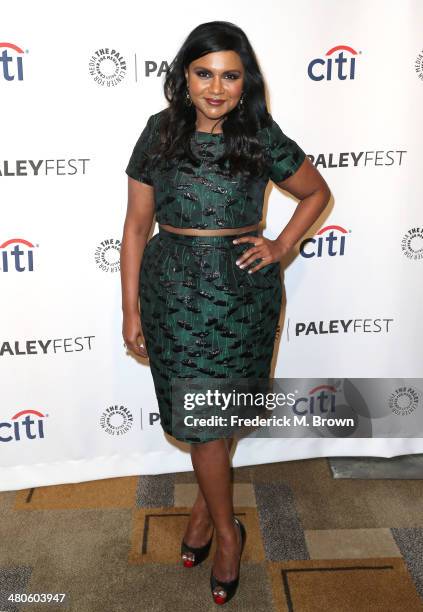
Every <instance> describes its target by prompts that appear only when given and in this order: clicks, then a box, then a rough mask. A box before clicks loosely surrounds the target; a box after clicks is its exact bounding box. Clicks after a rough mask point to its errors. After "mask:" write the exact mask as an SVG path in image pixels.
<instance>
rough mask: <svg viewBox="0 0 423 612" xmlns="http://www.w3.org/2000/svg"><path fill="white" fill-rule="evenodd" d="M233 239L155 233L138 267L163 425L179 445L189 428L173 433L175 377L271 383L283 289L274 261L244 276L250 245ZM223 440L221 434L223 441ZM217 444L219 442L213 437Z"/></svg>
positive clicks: (143, 321)
mask: <svg viewBox="0 0 423 612" xmlns="http://www.w3.org/2000/svg"><path fill="white" fill-rule="evenodd" d="M242 235H245V236H259V235H260V234H259V231H258V230H254V231H250V232H245V233H244V234H238V235H235V234H234V235H226V236H222V235H221V236H187V235H182V234H176V233H173V232H168V231H166V230H164V229H162V228H159V233H157V234H155V235H154V236H153V237H152V238H151V240H149V242H148V243H147V245H146V247H145V249H144V254H143V257H142V262H141V269H140V284H139V293H140V310H141V313H140V314H141V325H142V331H143V334H144V339H145V345H146V349H147V353H148V356H149V361H150V368H151V374H152V376H153V381H154V387H155V392H156V396H157V402H158V406H159V412H160V420H161V426H162V428H163V430H164V431H165V432H167V433H168V434H170V435H172V436H173V437H175V438H176V439H178V440H183V441H184V442H189V443H194V442H206V441H209V440H210V439H212V438H211V437H210V435H205V436H204V438H202V439H199V438H198V436H195V437H190V431H189V428H187V430H186V432H181V431H180V430H179V429H178V433H175V432H174V431H173V430H172V393H171V381H172V378H173V377H177V378H187V379H192V378H196V377H200V378H211V379H213V378H223V379H231V378H234V379H235V378H241V377H243V378H250V377H251V378H269V376H270V367H271V361H272V356H273V349H274V341H275V334H276V328H277V325H278V321H279V315H280V308H281V300H282V286H281V278H280V264H279V262H276V263H272V264H268V265H266V266H265V267H264V268H261V269H260V270H257V271H256V272H254V273H252V274H249V273H248V268H251V267H253V265H256V264H257V263H258V261H257V260H256V261H255V262H253V264H251V265H250V266H248V268H244V269H241V268H239V266H237V265H236V263H235V262H236V260H237V259H238V258H239V257H240V256H241V254H242V253H244V252H245V251H246V250H247V249H248V248H250V247H251V246H252V245H253V243H252V242H251V243H244V244H233V243H232V240H233V239H234V238H236V237H238V238H239V237H240V236H242ZM220 437H222V436H220ZM215 439H217V438H215Z"/></svg>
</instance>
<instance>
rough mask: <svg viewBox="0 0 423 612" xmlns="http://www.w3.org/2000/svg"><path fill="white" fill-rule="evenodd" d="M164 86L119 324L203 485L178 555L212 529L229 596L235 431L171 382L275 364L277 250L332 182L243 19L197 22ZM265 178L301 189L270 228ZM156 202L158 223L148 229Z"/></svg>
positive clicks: (131, 215) (133, 168)
mask: <svg viewBox="0 0 423 612" xmlns="http://www.w3.org/2000/svg"><path fill="white" fill-rule="evenodd" d="M164 92H165V96H166V99H167V101H168V102H169V106H168V108H166V109H164V110H162V111H160V112H158V113H156V114H153V115H151V116H150V118H149V119H148V121H147V124H146V126H145V128H144V130H143V131H142V133H141V135H140V137H139V138H138V141H137V142H136V144H135V147H134V149H133V152H132V155H131V158H130V161H129V164H128V167H127V169H126V172H127V174H128V176H129V178H128V210H127V215H126V220H125V226H124V234H123V241H122V248H121V278H122V308H123V338H124V341H125V343H126V345H127V347H128V349H129V350H131V351H133V352H134V353H135V354H137V355H139V356H142V357H147V356H148V357H149V360H150V367H151V372H152V376H153V380H154V385H155V391H156V395H157V400H158V404H159V410H160V417H161V425H162V427H163V429H164V431H166V432H167V433H169V434H170V435H173V436H174V437H175V438H177V439H179V440H184V441H186V442H189V443H190V452H191V459H192V464H193V468H194V471H195V474H196V478H197V480H198V483H199V492H198V497H197V499H196V502H195V504H194V506H193V508H192V512H191V516H190V520H189V524H188V526H187V529H186V532H185V535H184V538H183V541H182V544H181V553H182V559H183V561H184V565H185V566H186V567H192V566H193V565H198V563H200V562H201V561H203V560H204V559H205V558H206V557H207V554H208V552H209V548H210V544H211V540H212V537H213V532H214V531H215V533H216V544H217V547H216V554H215V557H214V560H213V566H212V570H211V575H210V585H211V589H212V595H213V598H214V601H215V602H216V603H225V602H227V601H229V600H230V599H231V597H233V595H234V593H235V591H236V588H237V585H238V580H239V567H240V559H241V554H242V550H243V546H244V542H245V537H246V532H245V527H244V525H243V524H242V523H241V521H240V520H239V519H236V518H235V517H234V508H233V501H232V495H231V484H230V455H229V454H230V450H231V446H232V442H233V438H232V437H228V436H225V435H223V434H221V435H214V436H213V435H211V433H210V431H204V430H203V431H198V432H197V433H196V434H195V435H194V433H191V432H190V431H189V428H188V427H187V428H186V429H185V430H184V429H183V428H181V427H180V423H179V422H178V421H177V420H175V418H174V412H175V410H176V407H175V406H172V392H171V382H172V380H175V379H178V378H188V379H189V378H191V379H192V378H197V377H201V378H210V379H215V381H216V379H218V378H221V379H229V380H230V379H231V378H234V379H235V378H242V377H245V378H248V377H251V376H254V377H256V378H268V377H269V373H270V364H271V359H272V353H273V344H274V339H275V332H276V326H277V323H278V319H279V314H280V306H281V281H280V274H279V266H280V260H281V258H282V257H283V256H284V255H285V254H286V253H288V252H289V251H290V250H291V248H292V247H293V246H294V245H295V244H296V242H297V241H298V240H299V239H300V238H301V237H302V236H303V235H304V233H305V232H306V231H307V230H308V229H309V228H310V227H311V225H312V224H313V223H314V221H315V220H316V219H317V218H318V217H319V215H320V214H321V212H322V210H323V209H324V208H325V206H326V204H327V202H328V200H329V197H330V191H329V188H328V186H327V184H326V182H325V181H324V179H323V178H322V177H321V175H320V174H319V173H318V171H317V170H316V169H315V168H314V166H313V165H312V163H311V162H310V161H309V160H308V158H307V157H306V155H305V153H304V151H303V150H302V149H301V148H300V147H299V146H298V145H297V143H296V142H295V141H294V140H291V139H290V138H288V136H286V135H285V134H284V133H283V132H282V130H281V129H280V127H279V126H278V124H277V123H276V122H275V121H274V120H273V118H272V117H271V115H270V114H269V113H268V111H267V108H266V102H265V90H264V82H263V77H262V74H261V72H260V69H259V66H258V63H257V60H256V57H255V54H254V51H253V49H252V47H251V45H250V43H249V41H248V39H247V37H246V35H245V33H244V32H243V31H242V30H241V29H240V28H238V27H237V26H235V25H233V24H231V23H228V22H224V21H213V22H210V23H204V24H201V25H199V26H198V27H196V28H195V29H194V30H193V31H192V32H191V33H190V34H189V36H188V38H187V39H186V40H185V42H184V43H183V45H182V47H181V49H180V51H179V52H178V54H177V55H176V57H175V59H174V60H173V62H172V63H171V65H170V69H169V71H168V72H167V76H166V79H165V83H164ZM269 178H270V179H271V180H273V181H274V182H275V183H276V184H278V185H280V186H281V187H283V189H285V190H286V191H288V192H289V193H291V194H293V195H294V196H295V197H296V198H300V199H301V202H300V203H299V205H298V206H297V208H296V210H295V212H294V214H293V216H292V218H291V220H290V221H289V223H288V224H287V225H286V227H285V228H284V229H283V231H282V232H281V234H280V235H279V236H278V237H277V238H276V239H275V240H270V239H268V238H264V237H263V236H262V235H261V234H260V233H259V231H258V227H259V222H260V221H261V215H262V207H263V195H264V191H265V188H266V185H267V183H268V180H269ZM154 214H155V215H156V220H157V221H158V223H159V232H158V233H157V234H155V235H154V236H153V238H152V239H151V240H149V241H148V236H149V232H150V229H151V226H152V222H153V216H154ZM138 296H139V297H140V311H139V310H138ZM212 382H213V381H212V380H210V383H211V386H212Z"/></svg>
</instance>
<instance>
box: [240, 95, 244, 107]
mask: <svg viewBox="0 0 423 612" xmlns="http://www.w3.org/2000/svg"><path fill="white" fill-rule="evenodd" d="M243 104H244V94H242V95H241V97H240V99H239V105H240V106H242V105H243Z"/></svg>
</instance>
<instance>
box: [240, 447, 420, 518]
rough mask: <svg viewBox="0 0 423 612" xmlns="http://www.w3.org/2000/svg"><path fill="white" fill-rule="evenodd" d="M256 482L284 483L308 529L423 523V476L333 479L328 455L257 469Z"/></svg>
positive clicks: (255, 472)
mask: <svg viewBox="0 0 423 612" xmlns="http://www.w3.org/2000/svg"><path fill="white" fill-rule="evenodd" d="M252 477H253V479H254V481H255V482H257V483H258V482H269V481H272V482H284V483H286V484H287V485H288V486H289V487H290V488H291V490H292V492H293V495H294V497H295V503H296V508H297V510H298V515H299V518H300V520H301V523H302V525H303V527H304V529H363V528H366V529H370V528H377V527H388V528H390V527H420V526H421V527H423V513H422V511H421V501H420V500H421V499H422V497H423V480H421V481H418V480H358V479H353V480H350V479H333V478H332V473H331V470H330V467H329V465H328V462H327V459H325V458H324V459H309V460H301V461H284V462H281V463H274V464H269V465H265V466H256V467H254V469H253V476H252Z"/></svg>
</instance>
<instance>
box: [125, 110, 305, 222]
mask: <svg viewBox="0 0 423 612" xmlns="http://www.w3.org/2000/svg"><path fill="white" fill-rule="evenodd" d="M163 112H164V111H160V112H158V113H156V114H155V115H151V116H150V117H149V119H148V121H147V124H146V126H145V127H144V129H143V131H142V132H141V135H140V136H139V138H138V140H137V142H136V144H135V146H134V149H133V151H132V155H131V157H130V160H129V163H128V166H127V168H126V174H127V175H128V176H130V177H131V178H133V179H136V180H137V181H140V182H142V183H147V184H148V185H152V186H153V187H154V200H155V215H156V220H157V222H158V223H161V224H169V225H172V226H173V227H184V228H197V229H220V228H235V227H243V226H246V225H253V224H256V223H260V221H261V217H262V211H263V198H264V192H265V189H266V185H267V183H268V181H269V179H271V180H272V181H274V182H275V183H278V182H280V181H283V180H285V179H286V178H288V177H289V176H292V175H293V174H294V173H295V172H296V171H297V170H298V168H299V167H300V165H301V164H302V162H303V161H304V158H305V156H306V154H305V153H304V151H303V150H302V149H301V148H300V147H299V146H298V144H297V143H296V142H295V141H294V140H291V139H290V138H289V137H288V136H286V134H284V133H283V132H282V130H281V128H280V127H279V125H278V124H277V123H276V121H274V120H273V119H272V124H271V125H270V126H269V127H266V128H263V129H261V130H260V131H259V135H260V138H263V143H264V146H265V150H266V151H267V154H268V155H270V163H269V166H268V172H267V176H264V177H263V176H262V177H260V178H257V179H256V180H249V181H247V182H244V181H239V180H235V179H231V178H230V176H228V175H226V176H225V175H224V174H223V173H222V172H221V171H220V169H219V168H218V166H217V165H216V164H214V163H213V158H214V157H215V156H218V155H221V154H222V152H223V148H224V140H223V139H224V135H223V133H222V134H211V133H209V132H199V131H196V132H194V133H193V135H192V142H191V148H192V151H193V153H194V155H195V156H196V157H199V159H201V160H202V162H201V165H200V166H199V167H196V166H195V165H193V164H192V163H191V161H190V160H187V161H184V162H180V163H179V164H178V165H174V166H173V167H172V168H169V169H166V171H163V170H160V171H159V170H158V169H157V168H154V167H152V165H151V164H150V163H149V157H148V150H149V147H150V145H151V144H152V143H153V139H154V138H156V137H158V129H157V128H158V124H159V119H160V114H161V113H163ZM226 163H228V161H227V162H226Z"/></svg>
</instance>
